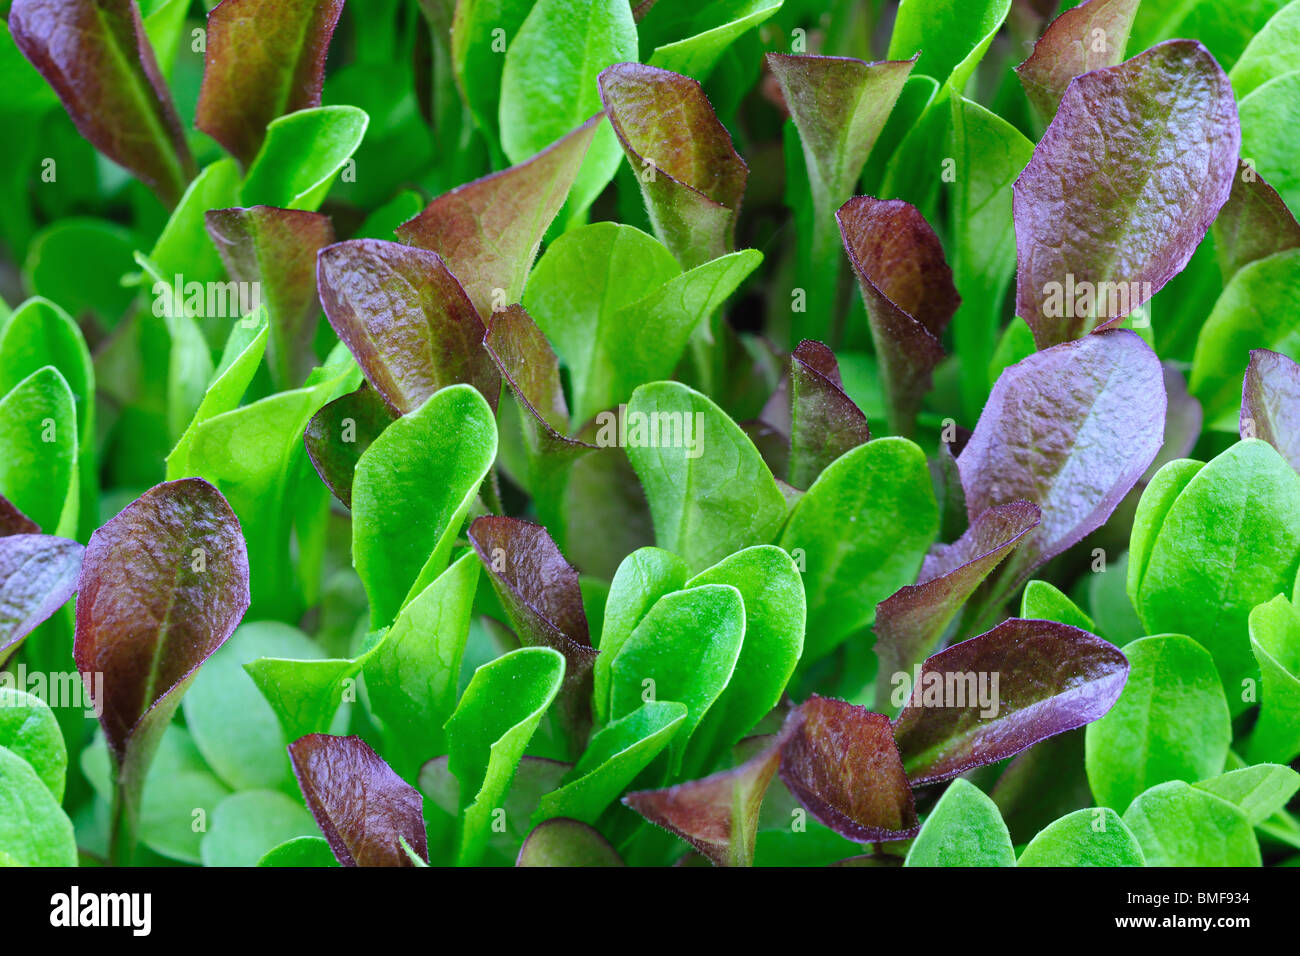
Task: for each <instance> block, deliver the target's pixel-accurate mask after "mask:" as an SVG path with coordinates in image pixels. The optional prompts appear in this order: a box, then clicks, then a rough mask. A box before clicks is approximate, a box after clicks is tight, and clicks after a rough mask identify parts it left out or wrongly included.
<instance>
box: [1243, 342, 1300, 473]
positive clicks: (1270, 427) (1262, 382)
mask: <svg viewBox="0 0 1300 956" xmlns="http://www.w3.org/2000/svg"><path fill="white" fill-rule="evenodd" d="M1240 431H1241V437H1242V438H1261V439H1263V440H1264V441H1266V442H1268V443H1269V444H1270V445H1272V446H1273V447H1274V448H1276V449H1277V450H1278V451H1279V452H1281V454H1282V457H1284V458H1285V459H1286V460H1287V461H1288V462H1290V464H1291V467H1292V468H1295V469H1296V470H1298V471H1300V365H1296V363H1295V362H1293V361H1291V360H1290V359H1289V358H1287V357H1286V356H1285V355H1281V354H1279V353H1277V352H1270V351H1269V350H1268V349H1254V350H1252V351H1251V353H1250V364H1249V365H1247V366H1246V378H1245V381H1244V383H1243V384H1242V391H1241V424H1240Z"/></svg>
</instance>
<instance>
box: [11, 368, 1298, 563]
mask: <svg viewBox="0 0 1300 956" xmlns="http://www.w3.org/2000/svg"><path fill="white" fill-rule="evenodd" d="M1241 437H1242V438H1243V439H1246V438H1262V439H1263V440H1264V441H1266V442H1268V443H1269V444H1270V445H1272V446H1273V447H1274V448H1276V449H1277V450H1278V451H1279V452H1281V453H1282V457H1283V458H1285V459H1286V460H1287V461H1289V462H1290V463H1291V467H1292V468H1294V469H1296V470H1297V471H1300V365H1296V363H1295V362H1293V361H1291V360H1290V359H1289V358H1287V357H1286V356H1285V355H1280V354H1278V353H1277V352H1270V351H1269V350H1268V349H1255V350H1253V351H1252V352H1251V353H1250V364H1249V365H1247V366H1246V379H1245V381H1244V382H1243V383H1242V389H1241ZM0 544H3V542H2V541H0Z"/></svg>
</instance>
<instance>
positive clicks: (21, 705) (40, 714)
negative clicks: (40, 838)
mask: <svg viewBox="0 0 1300 956" xmlns="http://www.w3.org/2000/svg"><path fill="white" fill-rule="evenodd" d="M0 749H7V750H9V752H11V753H13V754H16V755H17V756H19V757H21V758H22V759H23V760H25V761H27V763H29V764H31V767H32V769H33V770H35V771H36V775H37V776H38V777H40V779H41V782H42V783H44V784H45V786H46V789H48V790H49V791H50V795H51V796H52V797H54V799H55V801H56V802H61V801H62V800H63V786H64V782H65V781H66V779H67V775H68V747H67V744H65V743H64V742H63V731H61V730H60V729H59V722H58V720H57V718H55V716H54V711H52V710H50V707H49V705H48V704H46V703H45V701H43V700H41V699H40V698H39V697H37V696H35V695H33V694H28V693H26V692H25V691H21V690H16V689H14V688H12V687H0Z"/></svg>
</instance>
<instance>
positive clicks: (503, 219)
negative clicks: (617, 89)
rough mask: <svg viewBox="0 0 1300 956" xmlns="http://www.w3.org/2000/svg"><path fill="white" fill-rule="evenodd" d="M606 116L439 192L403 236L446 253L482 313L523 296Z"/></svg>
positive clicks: (407, 225)
mask: <svg viewBox="0 0 1300 956" xmlns="http://www.w3.org/2000/svg"><path fill="white" fill-rule="evenodd" d="M600 120H601V117H599V116H597V117H594V118H592V119H590V120H588V121H587V122H585V123H583V124H582V125H581V126H579V127H578V128H577V129H575V130H574V131H573V132H572V133H569V134H568V135H567V136H564V137H563V138H561V139H558V140H556V141H555V142H554V143H552V144H551V145H550V146H548V147H546V149H544V150H542V151H541V152H540V153H538V154H537V155H536V156H534V157H532V158H531V159H527V160H525V161H524V162H522V163H520V164H519V165H518V166H511V167H510V168H509V169H504V170H502V171H501V172H497V173H492V174H491V175H489V176H484V177H483V178H482V179H476V180H474V181H473V182H471V183H466V184H465V185H464V186H458V187H456V188H455V189H453V190H452V191H451V192H449V193H445V194H443V195H442V196H439V197H438V198H437V199H435V200H434V201H433V202H431V203H429V205H428V206H427V207H426V208H425V210H424V211H423V212H422V213H420V214H419V215H418V216H416V217H415V218H414V219H411V220H409V221H407V222H405V223H403V224H402V225H400V226H399V227H398V228H397V237H398V238H399V239H401V240H402V241H403V242H407V243H410V244H411V245H415V246H419V247H420V248H422V249H429V250H431V251H433V252H436V253H438V254H439V255H440V256H442V258H443V261H445V262H446V263H447V268H449V269H450V270H451V271H452V273H453V274H454V275H455V276H456V278H457V279H459V280H460V282H461V284H462V285H463V286H464V288H465V292H466V294H467V295H468V296H469V298H470V301H471V302H473V303H474V307H475V308H476V309H478V312H479V315H481V316H483V317H484V318H485V319H486V317H487V316H488V314H489V313H491V312H492V311H493V310H494V309H500V308H505V306H506V305H508V304H509V303H511V302H518V301H519V299H520V296H521V295H522V294H523V290H524V279H526V278H527V276H528V270H529V269H531V268H532V265H533V257H534V256H536V255H537V247H538V245H539V244H540V243H541V241H542V236H543V234H545V232H546V228H547V226H549V225H550V224H551V220H552V219H554V218H555V215H556V213H558V212H559V211H560V207H561V206H563V205H564V200H565V197H566V196H568V194H569V187H570V186H571V185H573V180H574V177H575V176H577V175H578V170H579V169H580V168H581V167H582V160H583V157H584V156H586V155H587V148H588V147H589V146H590V145H591V140H592V137H594V136H595V135H596V129H597V128H598V126H599V123H600Z"/></svg>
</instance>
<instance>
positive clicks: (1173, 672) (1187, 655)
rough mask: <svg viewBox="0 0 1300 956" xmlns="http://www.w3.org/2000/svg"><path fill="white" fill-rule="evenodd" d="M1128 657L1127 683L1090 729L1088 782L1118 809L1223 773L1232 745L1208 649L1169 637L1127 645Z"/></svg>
mask: <svg viewBox="0 0 1300 956" xmlns="http://www.w3.org/2000/svg"><path fill="white" fill-rule="evenodd" d="M1124 655H1125V656H1126V657H1127V658H1128V660H1129V676H1128V683H1127V684H1126V685H1125V686H1124V690H1123V692H1122V693H1121V694H1120V697H1119V700H1118V701H1116V703H1115V706H1114V707H1113V708H1111V711H1110V713H1108V714H1107V715H1106V716H1105V717H1103V718H1101V720H1098V721H1096V722H1095V723H1092V724H1089V725H1088V729H1087V731H1086V756H1085V764H1086V767H1087V770H1088V783H1089V785H1090V786H1091V787H1092V792H1093V795H1094V796H1095V797H1096V799H1097V801H1098V802H1099V803H1101V804H1102V805H1104V806H1108V807H1112V808H1113V809H1115V810H1116V811H1123V810H1125V809H1126V808H1127V807H1128V806H1129V804H1130V803H1131V802H1132V801H1133V800H1134V798H1136V797H1137V795H1138V794H1140V793H1142V792H1143V791H1144V790H1146V789H1147V788H1149V787H1152V786H1155V785H1156V784H1159V783H1164V782H1165V781H1167V780H1186V781H1188V782H1193V781H1196V780H1201V779H1204V778H1205V777H1210V776H1213V775H1214V774H1217V773H1219V772H1220V771H1222V770H1223V763H1224V760H1225V759H1226V758H1227V756H1228V745H1229V744H1230V743H1231V741H1232V726H1231V724H1230V722H1229V719H1228V707H1227V704H1226V702H1225V701H1224V699H1223V690H1222V687H1221V685H1220V684H1219V676H1218V673H1217V672H1216V671H1215V669H1214V662H1213V660H1211V658H1210V655H1209V654H1208V653H1207V652H1206V651H1205V649H1204V648H1203V647H1201V646H1200V645H1199V644H1197V643H1196V642H1195V641H1193V640H1192V639H1191V638H1188V637H1184V636H1182V635H1180V634H1165V635H1160V636H1158V637H1144V638H1142V639H1141V640H1137V641H1134V642H1133V643H1132V644H1129V645H1126V646H1125V647H1124Z"/></svg>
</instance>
